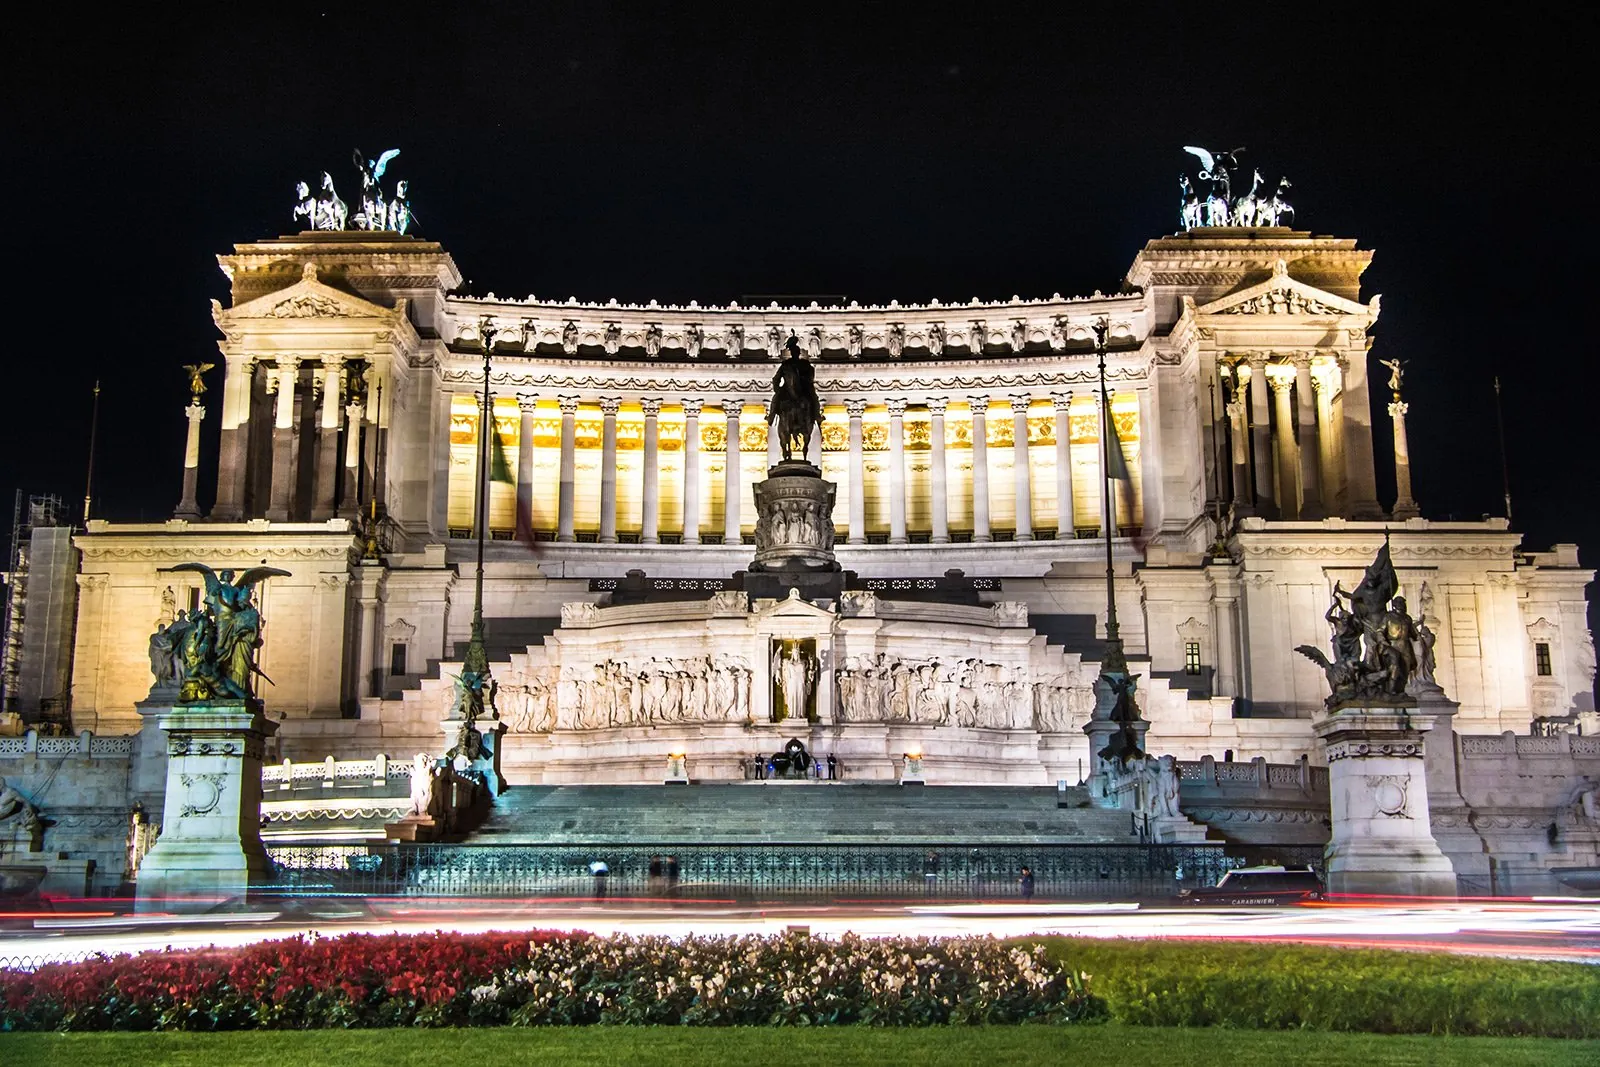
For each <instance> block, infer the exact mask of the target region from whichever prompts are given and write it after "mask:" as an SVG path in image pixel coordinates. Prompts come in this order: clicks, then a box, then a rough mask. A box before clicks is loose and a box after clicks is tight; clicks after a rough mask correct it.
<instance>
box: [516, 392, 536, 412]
mask: <svg viewBox="0 0 1600 1067" xmlns="http://www.w3.org/2000/svg"><path fill="white" fill-rule="evenodd" d="M538 407H539V397H538V396H537V395H536V394H534V393H518V394H517V408H518V409H519V410H520V411H521V412H522V413H523V414H524V415H532V414H533V413H534V411H535V410H536V409H537V408H538Z"/></svg>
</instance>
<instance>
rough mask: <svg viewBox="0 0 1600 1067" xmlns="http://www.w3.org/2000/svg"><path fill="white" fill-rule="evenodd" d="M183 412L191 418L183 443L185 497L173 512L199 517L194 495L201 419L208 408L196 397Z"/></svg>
mask: <svg viewBox="0 0 1600 1067" xmlns="http://www.w3.org/2000/svg"><path fill="white" fill-rule="evenodd" d="M183 413H184V415H186V416H188V419H189V436H188V439H187V440H185V441H184V444H183V499H182V500H179V501H178V510H177V511H175V512H173V513H172V514H173V518H177V519H198V518H199V517H200V505H199V504H198V503H196V502H195V498H194V497H195V491H196V488H197V486H198V485H199V482H200V421H201V420H202V419H204V418H205V417H206V409H205V408H203V407H201V406H200V399H199V397H196V398H194V399H193V400H191V401H190V402H189V406H188V407H186V408H184V409H183Z"/></svg>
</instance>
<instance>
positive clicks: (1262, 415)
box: [1239, 356, 1278, 518]
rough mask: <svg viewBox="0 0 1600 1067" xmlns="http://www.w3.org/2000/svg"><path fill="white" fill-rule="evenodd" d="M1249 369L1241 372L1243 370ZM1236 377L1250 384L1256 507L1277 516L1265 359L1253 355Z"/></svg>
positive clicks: (1268, 514)
mask: <svg viewBox="0 0 1600 1067" xmlns="http://www.w3.org/2000/svg"><path fill="white" fill-rule="evenodd" d="M1247 369H1248V370H1249V371H1250V373H1249V374H1246V373H1244V372H1245V371H1246V370H1247ZM1239 380H1240V381H1241V382H1244V383H1245V384H1247V385H1248V386H1249V387H1250V425H1251V452H1252V454H1253V456H1254V460H1255V473H1256V486H1255V489H1256V492H1255V503H1256V506H1257V509H1258V510H1259V511H1260V512H1262V513H1263V514H1265V515H1266V516H1267V517H1269V518H1273V517H1276V512H1277V506H1278V497H1277V495H1276V493H1274V491H1273V488H1274V487H1273V482H1274V481H1275V480H1276V479H1274V478H1273V476H1272V470H1273V461H1272V439H1271V433H1272V426H1271V420H1270V419H1268V417H1267V361H1266V357H1264V356H1252V357H1251V358H1250V364H1249V366H1248V368H1246V367H1240V368H1239Z"/></svg>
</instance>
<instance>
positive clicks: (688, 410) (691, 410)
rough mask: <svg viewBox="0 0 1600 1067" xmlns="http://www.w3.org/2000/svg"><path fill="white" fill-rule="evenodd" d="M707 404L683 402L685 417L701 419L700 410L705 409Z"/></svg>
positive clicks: (703, 402)
mask: <svg viewBox="0 0 1600 1067" xmlns="http://www.w3.org/2000/svg"><path fill="white" fill-rule="evenodd" d="M705 404H706V402H705V401H704V400H685V401H684V402H683V417H684V418H686V419H698V418H699V417H700V409H701V408H703V407H705Z"/></svg>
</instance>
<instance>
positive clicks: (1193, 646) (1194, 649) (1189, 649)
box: [1183, 641, 1200, 676]
mask: <svg viewBox="0 0 1600 1067" xmlns="http://www.w3.org/2000/svg"><path fill="white" fill-rule="evenodd" d="M1183 673H1184V674H1187V675H1190V676H1194V675H1198V674H1199V673H1200V642H1199V641H1185V642H1184V643H1183Z"/></svg>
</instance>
